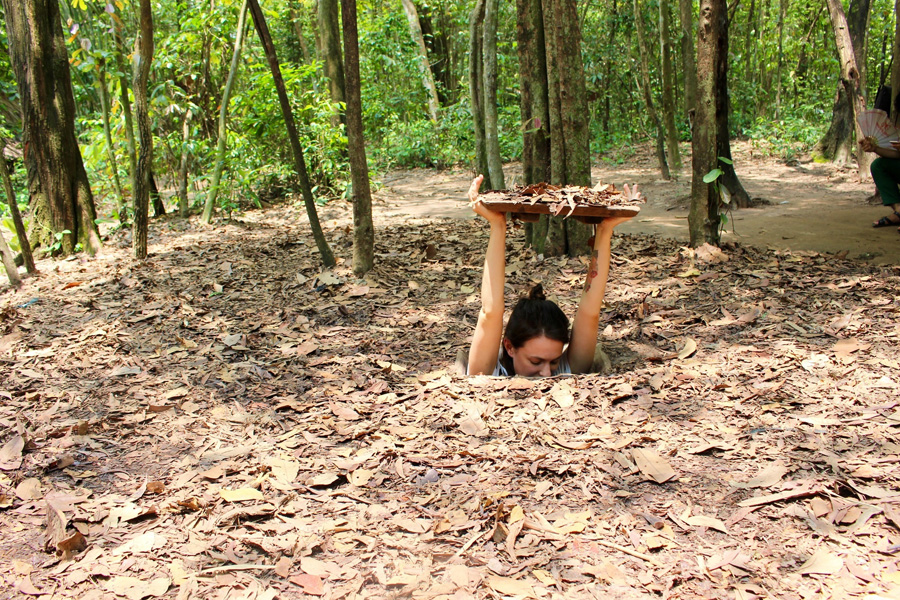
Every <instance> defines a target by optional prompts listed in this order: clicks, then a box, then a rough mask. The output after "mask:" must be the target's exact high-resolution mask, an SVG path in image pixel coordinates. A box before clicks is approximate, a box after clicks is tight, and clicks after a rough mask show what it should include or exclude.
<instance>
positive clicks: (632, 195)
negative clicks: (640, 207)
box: [625, 183, 641, 201]
mask: <svg viewBox="0 0 900 600" xmlns="http://www.w3.org/2000/svg"><path fill="white" fill-rule="evenodd" d="M625 197H626V198H628V200H629V201H635V200H640V199H641V192H640V191H638V184H634V187H633V188H629V187H628V184H627V183H626V184H625Z"/></svg>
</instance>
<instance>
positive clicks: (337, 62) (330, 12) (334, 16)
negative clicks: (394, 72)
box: [316, 0, 345, 126]
mask: <svg viewBox="0 0 900 600" xmlns="http://www.w3.org/2000/svg"><path fill="white" fill-rule="evenodd" d="M316 6H317V7H318V22H319V27H318V30H319V44H320V45H321V50H322V61H323V66H324V67H325V76H326V77H327V78H328V92H329V95H330V96H331V101H332V102H333V103H334V104H335V105H341V104H344V100H345V96H344V89H345V86H344V61H343V58H342V57H341V32H340V25H339V22H340V18H341V17H340V12H339V10H338V0H318V2H317V4H316ZM337 116H338V119H337V120H336V121H335V126H337V124H338V123H342V122H344V111H343V110H341V109H337Z"/></svg>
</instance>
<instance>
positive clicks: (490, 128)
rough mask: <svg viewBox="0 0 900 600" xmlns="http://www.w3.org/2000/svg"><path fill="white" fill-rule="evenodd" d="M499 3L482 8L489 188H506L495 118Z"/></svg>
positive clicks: (490, 1) (492, 0) (496, 0)
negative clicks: (490, 186)
mask: <svg viewBox="0 0 900 600" xmlns="http://www.w3.org/2000/svg"><path fill="white" fill-rule="evenodd" d="M499 5H500V2H499V0H486V1H485V5H484V46H483V48H482V52H483V53H484V57H483V58H484V102H483V106H484V139H485V149H486V151H487V164H488V171H489V172H490V174H491V185H493V186H494V187H495V188H498V189H501V188H505V187H506V182H505V180H504V177H503V160H502V159H501V157H500V133H499V124H498V118H497V10H498V9H499Z"/></svg>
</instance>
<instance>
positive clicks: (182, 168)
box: [178, 108, 192, 218]
mask: <svg viewBox="0 0 900 600" xmlns="http://www.w3.org/2000/svg"><path fill="white" fill-rule="evenodd" d="M191 115H192V113H191V109H190V108H185V110H184V119H182V121H181V160H180V161H179V163H178V214H179V215H180V216H181V217H182V218H186V217H187V216H188V215H189V214H190V202H189V200H188V166H189V164H190V156H191V153H190V152H188V145H189V144H190V139H191Z"/></svg>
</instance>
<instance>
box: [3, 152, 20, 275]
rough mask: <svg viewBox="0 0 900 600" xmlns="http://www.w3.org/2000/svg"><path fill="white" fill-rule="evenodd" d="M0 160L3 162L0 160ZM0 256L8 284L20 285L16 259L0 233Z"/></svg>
mask: <svg viewBox="0 0 900 600" xmlns="http://www.w3.org/2000/svg"><path fill="white" fill-rule="evenodd" d="M0 160H5V159H2V158H0ZM0 255H2V256H3V268H4V270H6V277H7V278H9V284H10V285H11V286H13V287H19V286H20V285H22V278H21V277H19V268H18V267H17V266H16V259H15V257H14V256H13V254H12V250H10V249H9V246H8V245H7V244H6V238H5V237H3V232H2V231H0Z"/></svg>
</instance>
